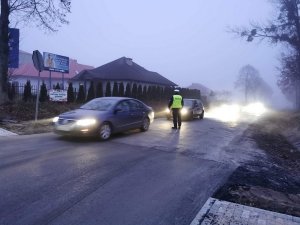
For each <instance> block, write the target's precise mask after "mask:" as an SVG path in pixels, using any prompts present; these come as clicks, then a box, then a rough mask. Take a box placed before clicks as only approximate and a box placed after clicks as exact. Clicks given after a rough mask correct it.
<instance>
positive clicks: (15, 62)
mask: <svg viewBox="0 0 300 225" xmlns="http://www.w3.org/2000/svg"><path fill="white" fill-rule="evenodd" d="M8 32H9V34H8V37H9V40H8V47H9V58H8V68H18V67H19V37H20V31H19V29H15V28H9V30H8Z"/></svg>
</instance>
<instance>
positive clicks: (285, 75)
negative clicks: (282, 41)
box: [277, 54, 300, 105]
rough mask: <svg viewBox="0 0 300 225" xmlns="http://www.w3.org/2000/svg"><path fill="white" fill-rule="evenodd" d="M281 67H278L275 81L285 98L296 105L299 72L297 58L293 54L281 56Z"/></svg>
mask: <svg viewBox="0 0 300 225" xmlns="http://www.w3.org/2000/svg"><path fill="white" fill-rule="evenodd" d="M280 62H281V66H280V67H278V70H279V72H280V75H279V79H278V81H277V85H278V87H279V88H280V89H281V91H282V93H283V94H284V95H285V97H286V98H287V99H288V100H289V101H291V102H292V103H294V104H295V105H296V104H297V92H296V91H297V76H298V71H300V69H299V68H298V67H299V63H298V62H297V56H296V55H294V54H289V55H284V54H282V55H281V61H280Z"/></svg>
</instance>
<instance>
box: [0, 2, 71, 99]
mask: <svg viewBox="0 0 300 225" xmlns="http://www.w3.org/2000/svg"><path fill="white" fill-rule="evenodd" d="M70 10H71V0H1V17H0V76H1V79H0V103H2V102H4V101H6V100H7V81H8V55H9V47H8V41H9V29H8V28H9V23H10V20H11V18H14V20H16V21H18V22H19V23H24V24H28V23H30V22H32V23H34V24H36V25H37V26H38V27H40V28H42V29H45V30H49V31H51V32H54V31H57V29H56V28H57V27H58V26H60V24H68V21H67V20H66V14H67V13H70Z"/></svg>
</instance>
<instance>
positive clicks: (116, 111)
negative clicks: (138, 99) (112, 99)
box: [114, 108, 122, 114]
mask: <svg viewBox="0 0 300 225" xmlns="http://www.w3.org/2000/svg"><path fill="white" fill-rule="evenodd" d="M121 111H122V109H121V108H115V110H114V113H115V114H117V113H118V112H121Z"/></svg>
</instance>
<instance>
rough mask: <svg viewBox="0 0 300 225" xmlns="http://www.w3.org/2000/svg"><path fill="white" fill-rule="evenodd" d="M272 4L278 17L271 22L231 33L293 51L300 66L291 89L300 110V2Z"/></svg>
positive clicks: (285, 0) (288, 0)
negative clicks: (282, 45) (282, 44)
mask: <svg viewBox="0 0 300 225" xmlns="http://www.w3.org/2000/svg"><path fill="white" fill-rule="evenodd" d="M271 2H272V3H273V4H274V6H275V7H276V9H277V10H276V12H277V16H276V17H275V18H273V19H272V20H271V21H269V22H267V23H266V24H258V23H256V24H254V23H252V24H251V25H250V28H234V29H231V31H232V32H234V33H237V34H239V35H240V36H241V37H244V38H246V39H247V41H253V40H254V39H255V38H258V39H260V40H268V41H270V42H271V43H273V44H277V43H286V44H287V46H288V47H289V48H290V49H292V51H293V52H294V54H293V57H295V61H294V62H295V63H297V64H298V65H297V67H296V68H297V72H296V73H295V74H294V75H296V76H294V75H293V77H291V78H290V79H291V80H292V82H293V86H290V87H291V88H294V89H295V93H296V108H297V109H300V70H299V69H300V17H299V9H300V0H272V1H271ZM282 70H285V68H282ZM286 75H288V74H286ZM289 75H291V74H289ZM279 82H281V81H279Z"/></svg>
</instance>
